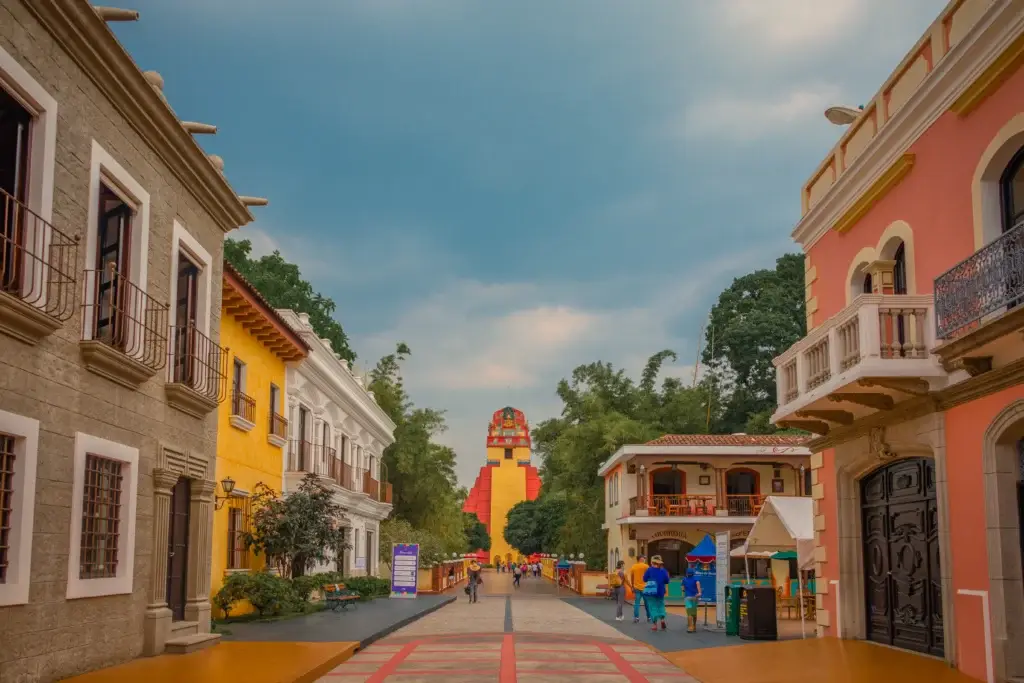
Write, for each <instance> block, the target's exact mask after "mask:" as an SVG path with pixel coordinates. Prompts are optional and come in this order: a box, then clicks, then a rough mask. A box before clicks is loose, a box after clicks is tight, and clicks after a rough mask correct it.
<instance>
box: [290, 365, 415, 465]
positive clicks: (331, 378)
mask: <svg viewBox="0 0 1024 683" xmlns="http://www.w3.org/2000/svg"><path fill="white" fill-rule="evenodd" d="M319 361H320V359H319V358H317V357H316V352H315V351H314V352H313V353H311V354H310V355H309V356H307V357H306V359H305V360H303V361H301V362H299V363H296V364H295V365H294V367H293V368H292V369H293V370H294V371H295V372H297V373H299V374H300V375H302V376H304V377H305V378H306V379H307V380H308V381H310V382H312V383H313V384H314V385H315V386H317V387H318V388H319V389H320V390H321V391H322V392H323V393H324V394H326V395H327V396H328V397H329V398H330V400H332V401H334V402H335V403H337V404H338V406H339V407H340V408H341V409H342V410H344V411H345V412H346V413H348V414H349V415H351V416H352V417H353V418H355V419H356V421H357V422H358V423H359V424H360V426H361V427H362V428H363V429H365V430H366V431H367V432H368V433H369V434H370V435H372V436H373V437H374V438H375V439H377V440H378V441H380V442H381V443H382V444H383V446H384V447H385V448H386V447H387V446H389V445H390V444H392V443H394V441H395V437H394V429H395V428H394V426H392V425H391V420H390V418H388V417H387V416H386V415H383V417H384V420H380V419H379V417H378V416H377V415H375V411H372V410H371V409H369V408H368V406H366V405H365V402H366V401H370V400H371V399H370V397H369V396H366V397H365V400H361V399H362V398H363V397H359V396H358V395H357V396H353V395H352V394H351V393H350V392H349V391H347V390H346V387H345V386H343V383H342V382H339V381H338V376H337V373H334V372H330V371H328V370H327V368H325V367H323V364H322V363H320V362H319ZM356 386H357V387H358V386H359V385H358V384H357V385H356ZM380 412H381V413H382V414H383V411H380Z"/></svg>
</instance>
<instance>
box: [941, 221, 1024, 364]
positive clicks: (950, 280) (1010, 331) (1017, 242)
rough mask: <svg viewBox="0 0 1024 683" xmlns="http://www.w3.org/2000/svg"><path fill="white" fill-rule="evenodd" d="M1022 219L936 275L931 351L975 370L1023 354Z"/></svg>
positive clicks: (1023, 228)
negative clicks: (1019, 334) (934, 343)
mask: <svg viewBox="0 0 1024 683" xmlns="http://www.w3.org/2000/svg"><path fill="white" fill-rule="evenodd" d="M1021 302H1024V222H1021V223H1018V224H1017V225H1016V227H1014V228H1013V229H1012V230H1008V231H1007V232H1005V233H1003V234H1002V235H1001V236H1000V237H999V239H997V240H995V241H993V242H991V243H989V244H987V245H985V246H984V247H982V248H981V249H979V250H978V251H976V252H975V253H974V254H972V255H971V256H970V257H969V258H967V259H965V260H963V261H961V262H960V263H958V264H957V265H955V266H953V267H952V268H951V269H949V270H948V271H946V272H945V273H943V274H942V275H940V276H939V277H937V278H935V316H936V337H938V339H939V340H940V344H939V346H937V347H936V348H935V349H934V353H935V354H936V355H938V356H939V358H940V359H941V361H942V364H943V366H944V367H945V368H946V369H947V370H949V371H951V372H952V371H954V370H966V371H967V372H968V373H969V374H970V375H972V376H974V375H978V374H981V373H982V372H985V371H987V370H989V369H991V368H992V366H993V363H995V364H996V365H1005V364H1006V363H1009V362H1011V361H1014V360H1018V359H1019V358H1021V357H1022V356H1024V352H1022V349H1021V347H1020V339H1019V337H1017V336H1016V335H1015V334H1014V333H1016V332H1018V331H1019V330H1021V329H1024V307H1022V306H1021V305H1020V304H1021Z"/></svg>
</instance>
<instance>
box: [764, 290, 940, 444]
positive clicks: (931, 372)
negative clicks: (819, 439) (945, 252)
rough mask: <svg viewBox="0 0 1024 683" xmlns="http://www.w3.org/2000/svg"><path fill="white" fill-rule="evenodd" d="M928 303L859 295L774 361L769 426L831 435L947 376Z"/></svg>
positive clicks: (920, 299)
mask: <svg viewBox="0 0 1024 683" xmlns="http://www.w3.org/2000/svg"><path fill="white" fill-rule="evenodd" d="M934 329H935V313H934V305H933V303H932V297H931V296H909V295H904V294H862V295H860V296H858V297H857V298H856V299H854V300H853V303H851V304H850V305H849V306H847V307H846V308H845V309H843V310H842V311H840V312H839V313H838V314H836V315H834V316H832V317H831V318H829V319H828V320H826V321H825V322H824V323H823V324H822V325H821V326H820V327H817V328H815V329H814V330H813V331H812V332H811V333H810V334H808V335H807V336H806V337H804V338H803V339H801V340H800V341H799V342H797V343H796V344H794V345H793V346H791V347H790V348H789V349H788V350H787V351H786V352H785V353H783V354H782V355H780V356H778V357H777V358H776V359H775V360H774V364H775V367H776V377H777V379H776V382H777V391H778V404H779V408H778V410H776V412H775V414H774V415H773V416H772V422H774V423H776V424H778V425H779V426H783V427H795V428H799V429H805V430H807V431H810V432H814V433H816V434H821V435H824V434H828V433H829V430H830V429H831V428H832V427H833V426H834V425H843V426H845V425H850V424H853V423H854V422H855V421H856V420H858V419H860V418H863V417H866V416H867V415H868V414H871V413H873V412H876V411H878V410H891V409H892V408H893V407H894V406H895V405H896V404H897V403H899V402H901V401H903V400H906V399H907V398H908V397H913V396H917V395H924V394H927V393H928V391H929V390H930V389H931V381H932V380H937V381H945V379H946V377H947V373H946V371H945V370H944V369H943V368H942V366H941V365H940V364H939V363H938V361H937V360H936V359H935V358H934V357H932V355H931V353H930V349H931V348H932V346H933V345H934V333H933V330H934Z"/></svg>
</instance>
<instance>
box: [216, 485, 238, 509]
mask: <svg viewBox="0 0 1024 683" xmlns="http://www.w3.org/2000/svg"><path fill="white" fill-rule="evenodd" d="M220 488H221V489H222V490H223V491H224V495H223V496H218V495H216V494H214V496H213V507H214V509H215V510H220V509H221V508H222V507H224V503H226V502H227V500H228V498H230V497H231V492H232V491H234V490H235V480H234V479H232V478H231V477H224V478H223V479H221V481H220Z"/></svg>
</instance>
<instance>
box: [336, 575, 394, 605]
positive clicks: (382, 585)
mask: <svg viewBox="0 0 1024 683" xmlns="http://www.w3.org/2000/svg"><path fill="white" fill-rule="evenodd" d="M338 583H344V584H345V587H346V588H348V589H349V590H353V591H355V592H356V593H359V597H360V598H362V599H363V600H370V599H372V598H382V597H386V596H388V595H391V581H390V579H380V578H377V577H376V576H348V577H345V578H343V579H341V580H340V581H339V582H338Z"/></svg>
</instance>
